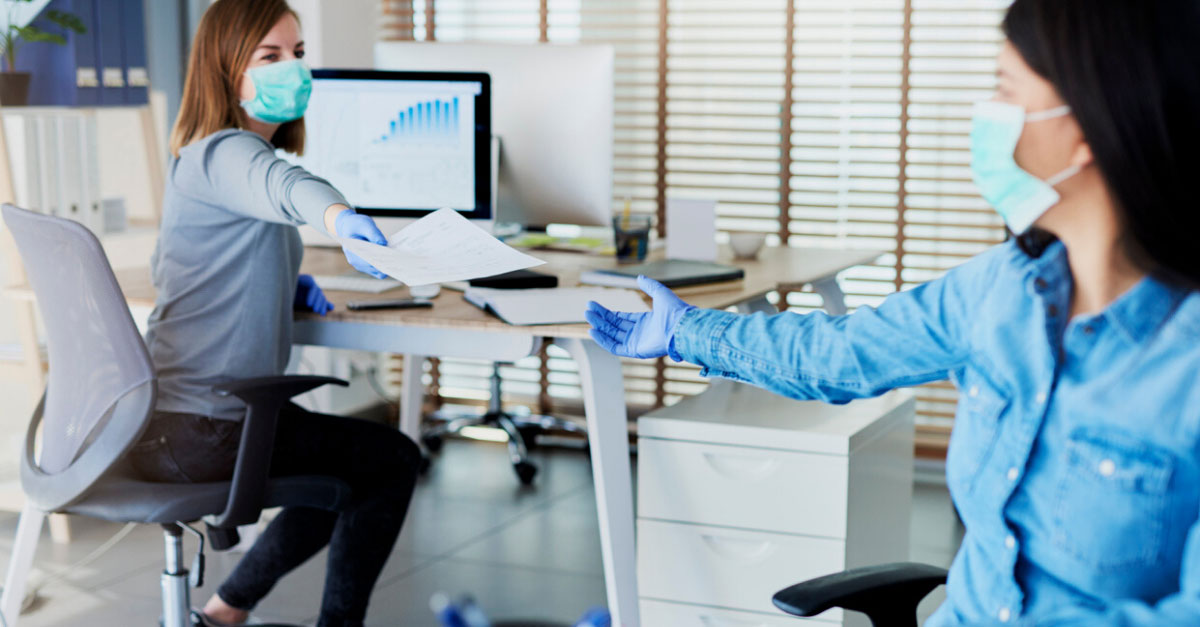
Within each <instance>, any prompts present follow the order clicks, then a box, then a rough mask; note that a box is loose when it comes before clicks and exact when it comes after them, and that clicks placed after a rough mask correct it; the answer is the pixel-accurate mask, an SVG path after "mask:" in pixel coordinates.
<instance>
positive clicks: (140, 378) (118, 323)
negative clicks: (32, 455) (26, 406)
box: [3, 205, 154, 500]
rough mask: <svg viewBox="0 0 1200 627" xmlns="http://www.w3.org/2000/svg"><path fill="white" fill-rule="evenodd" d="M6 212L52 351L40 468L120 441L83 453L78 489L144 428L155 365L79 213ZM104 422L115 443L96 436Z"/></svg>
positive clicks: (51, 470) (50, 469)
mask: <svg viewBox="0 0 1200 627" xmlns="http://www.w3.org/2000/svg"><path fill="white" fill-rule="evenodd" d="M3 215H4V222H5V224H7V225H8V228H9V229H10V230H11V231H12V235H13V239H14V240H15V241H16V243H17V248H18V250H19V251H20V253H21V259H22V261H23V262H24V265H25V271H26V274H27V276H28V278H29V285H30V287H32V288H33V292H34V294H35V295H36V297H37V303H38V306H39V309H40V311H41V314H42V320H43V322H44V325H45V331H46V347H47V350H48V353H49V366H50V369H49V373H48V378H47V381H48V382H47V385H46V394H45V397H44V398H43V401H42V406H41V407H40V412H41V415H40V417H41V421H42V424H43V427H42V438H41V441H42V446H41V453H40V455H39V457H38V459H37V460H36V466H37V470H39V471H40V472H41V473H44V474H45V475H49V476H53V475H56V474H61V473H65V472H66V471H67V470H68V469H70V468H71V466H72V465H73V464H75V463H76V462H77V461H78V460H79V459H80V458H81V456H83V455H84V453H85V452H87V451H88V450H89V449H91V448H110V449H114V448H115V449H120V450H101V451H96V452H95V453H94V454H92V453H89V456H90V457H92V458H93V459H90V460H89V461H90V463H89V464H87V465H89V466H90V471H89V472H88V473H86V474H88V475H95V476H89V477H86V478H85V477H78V478H77V479H82V480H83V482H82V483H83V485H77V486H74V488H72V489H71V490H70V491H76V490H81V489H85V488H86V486H87V485H89V484H90V483H91V482H93V481H94V480H95V479H97V478H98V475H99V474H100V473H102V472H103V471H104V470H106V469H107V468H108V467H109V466H111V465H112V464H113V463H115V462H116V461H117V459H118V458H119V457H120V456H121V455H123V454H124V452H125V450H127V448H128V446H131V445H132V442H125V440H130V439H136V437H137V435H139V434H140V433H141V431H142V430H143V429H144V427H145V421H146V419H147V418H148V416H149V414H150V411H151V410H152V408H153V397H154V393H153V387H154V385H153V384H154V367H153V365H152V364H151V362H150V356H149V354H148V353H147V351H146V346H145V344H144V343H143V341H142V338H141V335H140V334H139V333H138V330H137V326H136V325H135V324H134V322H133V318H132V317H131V316H130V314H129V308H128V306H127V305H126V303H125V297H124V296H123V295H122V294H121V290H120V288H119V287H118V285H117V280H116V277H115V276H113V272H112V268H111V267H110V266H109V264H108V258H107V257H106V256H105V254H104V249H103V248H101V246H100V242H99V241H97V239H96V237H95V236H94V235H92V233H91V232H90V231H88V230H87V229H86V228H84V227H83V226H82V225H80V224H79V223H77V222H72V221H70V220H64V219H61V218H55V217H51V216H45V215H41V214H37V213H33V212H30V211H25V210H23V209H18V208H16V207H13V206H12V205H4V207H3ZM131 399H132V401H133V402H130V401H131ZM123 401H125V403H124V405H125V406H124V407H120V408H119V406H120V405H121V404H122V402H123ZM147 403H149V406H145V405H147ZM130 405H136V406H134V407H131V406H130ZM37 418H38V416H37V415H35V418H34V420H35V423H36V421H37ZM118 423H123V424H118ZM132 423H136V424H132ZM35 426H36V424H35ZM104 430H115V431H122V432H125V433H124V434H123V436H122V437H120V438H117V440H116V442H117V446H115V447H113V446H112V444H113V440H112V438H101V432H102V431H104ZM131 435H132V437H130V436H131ZM97 444H104V446H96V445H97ZM27 457H28V455H27ZM27 491H29V490H28V486H27ZM30 496H31V497H33V498H35V500H37V499H36V495H35V494H32V493H31V494H30ZM73 496H74V495H73Z"/></svg>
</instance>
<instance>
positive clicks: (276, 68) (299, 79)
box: [242, 59, 312, 124]
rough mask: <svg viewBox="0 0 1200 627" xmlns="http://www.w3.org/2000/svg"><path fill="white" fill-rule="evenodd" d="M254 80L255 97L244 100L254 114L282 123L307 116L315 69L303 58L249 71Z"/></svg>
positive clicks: (272, 122) (248, 110)
mask: <svg viewBox="0 0 1200 627" xmlns="http://www.w3.org/2000/svg"><path fill="white" fill-rule="evenodd" d="M246 75H247V76H249V77H250V80H252V81H254V99H253V100H243V101H242V108H243V109H245V110H246V113H249V114H250V116H251V117H253V118H255V119H258V120H262V121H263V122H269V123H271V124H282V123H284V122H291V121H292V120H298V119H300V118H302V117H304V110H305V109H307V108H308V97H309V95H310V94H312V72H311V71H310V70H309V69H308V66H307V65H305V64H304V62H303V61H301V60H299V59H295V60H292V61H279V62H277V63H272V64H270V65H261V66H259V67H256V68H252V69H250V70H248V71H247V72H246Z"/></svg>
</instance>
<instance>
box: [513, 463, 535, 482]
mask: <svg viewBox="0 0 1200 627" xmlns="http://www.w3.org/2000/svg"><path fill="white" fill-rule="evenodd" d="M513 470H515V471H516V472H517V478H518V479H520V480H521V485H530V484H532V483H533V477H534V476H535V475H537V471H538V468H537V466H534V465H533V464H531V463H529V462H517V463H515V464H513Z"/></svg>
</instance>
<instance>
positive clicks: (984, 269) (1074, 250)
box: [588, 0, 1200, 625]
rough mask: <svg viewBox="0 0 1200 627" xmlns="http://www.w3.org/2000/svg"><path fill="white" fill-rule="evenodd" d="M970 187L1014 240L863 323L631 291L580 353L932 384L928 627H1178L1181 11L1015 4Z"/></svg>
mask: <svg viewBox="0 0 1200 627" xmlns="http://www.w3.org/2000/svg"><path fill="white" fill-rule="evenodd" d="M1004 32H1005V34H1006V35H1007V38H1008V41H1007V42H1006V43H1005V45H1004V47H1003V50H1002V51H1001V53H1000V56H999V73H998V78H999V81H998V83H999V85H998V89H997V92H996V96H995V98H994V99H993V100H992V101H990V102H986V103H980V104H979V105H977V108H976V109H975V115H974V119H973V123H972V131H971V153H972V159H971V169H972V171H973V173H974V176H975V180H976V183H977V185H978V187H979V189H980V191H981V193H982V194H983V196H984V197H985V198H986V199H987V200H988V201H989V202H990V203H991V204H992V205H993V206H994V207H995V209H996V210H997V211H998V212H999V213H1000V215H1001V216H1003V218H1004V219H1005V221H1006V223H1007V224H1008V226H1009V228H1010V229H1011V230H1012V231H1013V232H1014V233H1015V234H1016V235H1017V237H1015V238H1014V239H1012V240H1010V241H1008V242H1006V243H1004V244H1001V245H999V246H997V247H995V248H993V249H991V250H989V251H987V252H985V253H983V254H982V255H979V256H978V257H976V258H974V259H972V260H971V261H969V262H967V263H965V264H963V265H961V266H959V267H958V268H956V269H954V270H952V271H950V272H949V273H947V274H946V275H945V276H944V277H942V278H941V279H939V280H936V281H933V282H930V283H928V284H925V285H922V286H920V287H918V288H916V289H913V290H911V291H907V292H903V293H899V294H894V295H892V296H890V297H889V298H887V299H886V300H885V301H884V302H883V304H882V305H880V306H879V307H878V308H877V309H872V308H862V309H860V310H858V311H857V312H855V313H854V314H852V315H849V316H842V317H829V316H827V315H825V314H822V313H813V314H809V315H803V316H801V315H795V314H791V313H782V314H778V315H774V316H767V315H762V314H756V315H752V316H744V315H737V314H732V313H728V312H724V311H705V310H700V309H696V308H694V307H691V306H689V305H687V304H686V303H684V302H683V301H681V300H679V298H677V297H676V296H675V295H674V294H672V293H671V292H670V290H668V289H666V288H664V287H663V286H661V285H659V284H656V283H654V282H653V281H649V280H642V285H643V289H645V290H646V291H647V292H648V293H649V294H650V295H651V296H653V297H654V310H653V312H651V313H648V314H625V313H615V312H611V311H607V310H605V309H604V308H602V307H600V306H599V305H595V304H593V305H592V307H591V309H590V311H589V313H588V318H589V321H590V322H591V323H592V326H593V330H592V336H593V337H594V338H595V340H596V341H597V342H598V343H599V344H600V345H602V346H604V347H605V348H607V349H608V350H610V351H612V352H614V353H616V354H618V355H623V356H631V357H641V358H651V357H661V356H664V355H670V356H671V357H672V358H674V359H676V360H686V361H689V362H692V363H696V364H699V365H700V366H702V367H703V372H704V373H705V374H707V375H715V376H722V377H727V378H731V379H736V380H740V381H746V382H750V383H754V384H757V385H760V386H763V387H765V388H768V389H770V390H773V391H775V392H778V393H780V394H785V395H788V396H792V397H795V398H804V399H821V400H825V401H829V402H847V401H849V400H851V399H855V398H862V397H868V396H874V395H878V394H881V393H883V392H885V391H887V390H890V389H893V388H897V387H902V386H911V385H918V384H921V383H926V382H929V381H936V380H940V379H944V378H947V377H949V378H951V379H952V380H953V381H954V382H955V383H956V384H957V385H958V387H959V389H960V390H961V391H962V396H961V399H960V402H959V409H958V416H957V419H956V420H955V428H954V432H953V435H952V437H951V442H950V450H949V454H948V457H947V460H946V474H947V483H948V485H949V488H950V493H951V496H952V497H953V499H954V503H955V505H956V507H957V509H958V511H959V513H960V515H961V517H962V520H963V523H964V524H965V526H966V535H965V537H964V538H963V542H962V546H961V548H960V549H959V552H958V555H957V556H956V557H955V559H954V563H953V565H952V566H951V568H950V577H949V583H948V589H947V599H946V603H945V604H944V605H943V606H942V607H941V608H940V609H939V610H938V611H937V613H936V614H935V615H934V617H933V619H932V620H931V621H930V622H931V624H936V625H955V624H981V623H988V624H991V623H996V622H1001V623H1006V622H1011V621H1018V620H1019V621H1021V622H1023V623H1024V622H1028V623H1030V624H1032V623H1036V624H1086V625H1095V624H1113V625H1117V624H1119V625H1133V624H1135V625H1200V522H1198V518H1200V294H1198V293H1197V288H1198V287H1200V245H1198V244H1197V243H1196V240H1197V238H1198V237H1200V210H1198V208H1197V199H1196V196H1195V194H1196V181H1197V178H1200V170H1198V169H1197V158H1196V156H1195V155H1196V151H1197V150H1200V2H1197V1H1196V0H1150V1H1141V2H1135V1H1117V0H1053V1H1051V0H1016V2H1015V3H1014V4H1013V5H1012V7H1011V8H1010V10H1009V12H1008V15H1007V18H1006V19H1005V21H1004Z"/></svg>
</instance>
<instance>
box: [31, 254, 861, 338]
mask: <svg viewBox="0 0 1200 627" xmlns="http://www.w3.org/2000/svg"><path fill="white" fill-rule="evenodd" d="M529 252H530V254H532V255H533V256H534V257H537V258H538V259H542V260H545V261H546V265H544V266H539V267H537V268H533V269H534V270H536V271H538V272H544V273H548V274H554V275H556V276H558V278H559V285H561V286H563V287H571V286H575V285H578V284H579V275H580V274H581V273H583V272H585V271H587V270H592V269H596V268H610V267H614V266H615V264H614V262H613V260H612V258H610V257H600V256H594V255H582V254H578V253H562V252H541V251H529ZM881 254H883V253H882V252H880V251H869V250H838V249H817V248H765V249H763V251H762V254H761V255H760V257H759V259H756V260H752V261H741V260H736V261H735V260H734V259H733V254H732V253H731V252H730V251H729V249H728V247H722V249H721V250H720V253H719V258H718V261H719V262H721V263H727V264H731V265H737V266H739V267H741V268H742V269H744V270H745V272H746V277H745V278H744V279H742V280H740V281H731V282H728V283H718V284H713V285H702V286H696V287H688V288H683V289H680V290H676V293H678V294H679V296H680V297H681V298H683V299H684V300H686V301H687V302H688V303H690V304H693V305H696V306H697V307H701V308H704V309H725V308H727V307H733V306H737V305H741V304H743V303H747V302H752V301H755V300H758V299H761V298H763V297H765V296H766V295H767V294H768V293H770V292H772V291H775V290H778V289H799V288H801V287H803V286H805V285H816V284H819V283H822V282H823V281H829V280H830V279H832V278H834V277H836V276H837V274H838V273H839V272H841V271H843V270H845V269H847V268H850V267H853V266H857V265H862V264H867V263H871V262H872V261H874V260H875V259H876V258H878V257H879V256H880V255H881ZM655 257H656V256H655V255H652V256H651V259H654V258H655ZM348 270H350V266H349V264H347V263H346V259H345V257H344V256H343V255H342V251H341V249H339V248H327V247H309V248H306V249H305V253H304V263H303V264H302V265H301V267H300V271H301V272H303V273H306V274H326V275H331V274H340V273H343V272H346V271H348ZM116 275H117V281H118V282H119V283H120V284H121V290H122V291H123V292H124V293H125V297H126V298H127V299H128V301H129V303H130V304H131V305H138V306H143V307H153V306H154V296H155V292H154V286H153V285H151V283H150V273H149V271H148V270H147V269H146V268H129V269H124V270H119V271H117V272H116ZM818 287H819V286H818ZM8 293H9V295H11V296H13V297H16V298H32V292H30V291H29V289H28V288H27V287H23V286H21V287H14V288H10V289H9V291H8ZM406 294H407V289H406V288H403V287H401V288H397V289H395V290H392V291H389V292H385V293H383V294H381V295H378V296H376V295H373V294H363V293H359V292H337V291H328V292H326V293H325V295H326V297H327V298H328V299H329V302H331V303H333V304H334V306H335V309H334V310H333V311H332V312H330V313H329V314H327V315H325V316H324V317H322V316H317V315H315V314H308V313H297V314H296V319H297V320H298V321H300V320H302V321H310V320H311V321H317V322H371V323H375V324H391V325H403V326H412V327H426V328H437V329H469V330H476V331H487V332H490V333H509V334H519V335H536V336H540V337H577V338H587V337H588V335H587V330H588V325H586V324H570V325H543V326H530V327H517V326H512V325H510V324H507V323H505V322H503V321H501V320H500V319H498V318H496V317H495V316H492V315H490V314H488V313H486V312H484V311H482V310H480V309H479V308H478V307H475V306H474V305H472V304H470V303H468V302H466V301H465V300H464V299H463V298H462V294H461V293H460V292H456V291H454V290H449V289H444V290H442V292H441V294H439V295H438V297H437V298H436V299H434V306H433V308H432V309H407V310H374V311H349V310H348V309H346V303H347V302H349V301H352V300H371V299H372V298H397V297H402V296H404V295H406ZM830 305H832V304H827V306H830Z"/></svg>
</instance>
